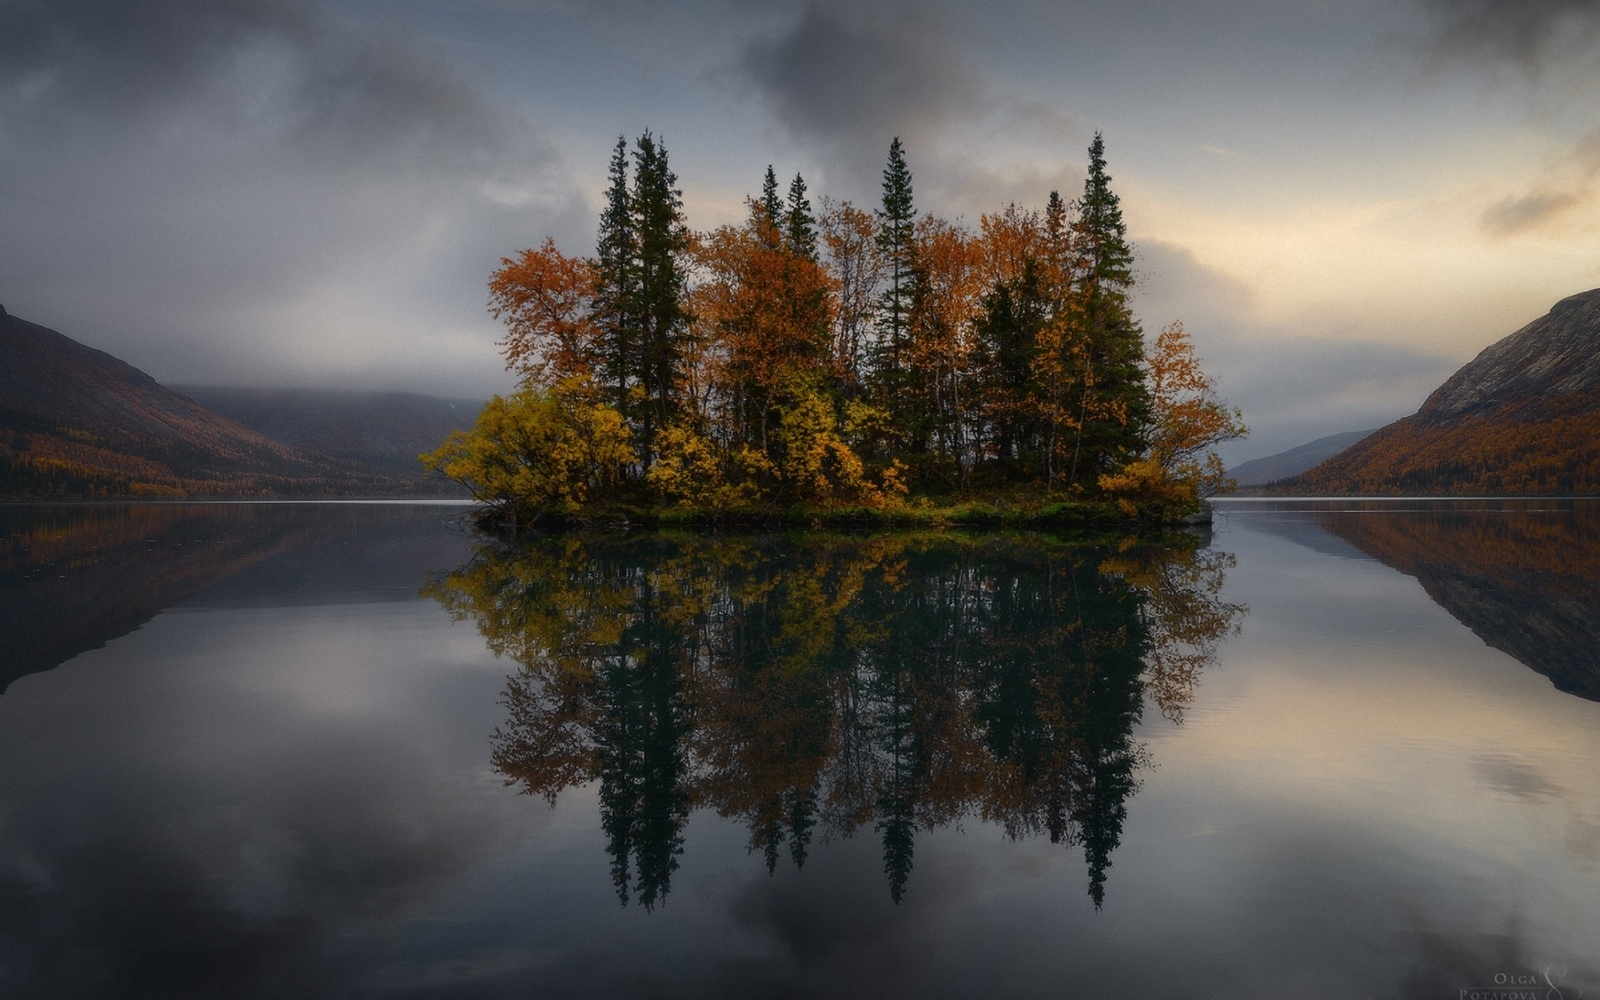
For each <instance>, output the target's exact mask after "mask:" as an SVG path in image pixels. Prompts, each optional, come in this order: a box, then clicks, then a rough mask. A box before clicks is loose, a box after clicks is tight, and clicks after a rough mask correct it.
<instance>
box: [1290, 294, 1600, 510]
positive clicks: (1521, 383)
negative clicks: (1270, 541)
mask: <svg viewBox="0 0 1600 1000" xmlns="http://www.w3.org/2000/svg"><path fill="white" fill-rule="evenodd" d="M1274 491H1275V492H1284V493H1304V494H1309V495H1401V494H1407V493H1424V494H1432V493H1441V494H1490V495H1545V494H1573V493H1576V494H1600V289H1594V290H1592V291H1588V292H1583V293H1581V294H1578V295H1573V296H1570V297H1568V298H1565V299H1562V300H1561V301H1560V302H1557V303H1556V304H1555V305H1554V306H1553V307H1551V309H1550V311H1549V312H1548V313H1546V314H1545V315H1544V316H1541V317H1539V318H1538V319H1536V320H1534V321H1533V322H1531V323H1529V324H1528V325H1527V326H1525V327H1523V328H1522V329H1520V330H1518V331H1517V332H1515V333H1513V334H1511V335H1510V336H1509V337H1506V338H1505V339H1503V340H1500V341H1498V342H1496V343H1494V344H1491V345H1490V346H1489V347H1488V348H1486V349H1485V350H1484V351H1483V352H1482V353H1481V354H1479V355H1478V356H1477V357H1476V358H1474V359H1473V360H1472V361H1471V362H1469V363H1468V364H1466V365H1465V366H1464V367H1462V368H1461V370H1460V371H1458V372H1456V373H1455V374H1454V375H1452V376H1450V378H1449V379H1447V380H1446V381H1445V383H1444V384H1443V385H1441V386H1440V387H1439V388H1438V389H1436V390H1434V393H1433V395H1431V396H1429V397H1428V400H1427V402H1425V403H1423V405H1422V408H1421V409H1420V410H1418V411H1417V412H1416V413H1415V414H1413V415H1411V416H1409V417H1406V418H1404V419H1402V420H1397V421H1395V422H1394V423H1392V424H1390V425H1388V426H1387V427H1384V428H1382V429H1381V430H1379V431H1378V432H1377V433H1375V434H1373V435H1371V436H1370V437H1368V438H1366V439H1364V440H1362V441H1360V442H1358V443H1357V444H1355V445H1354V446H1352V447H1350V448H1348V449H1346V450H1344V451H1342V452H1340V453H1339V454H1337V455H1335V456H1334V457H1333V458H1330V459H1328V460H1327V461H1325V462H1323V463H1321V464H1320V465H1318V466H1316V467H1315V468H1312V469H1310V470H1308V471H1306V472H1305V473H1304V474H1302V475H1300V476H1298V477H1296V478H1294V479H1291V480H1289V481H1287V482H1285V483H1282V484H1280V485H1279V486H1278V487H1276V488H1275V490H1274Z"/></svg>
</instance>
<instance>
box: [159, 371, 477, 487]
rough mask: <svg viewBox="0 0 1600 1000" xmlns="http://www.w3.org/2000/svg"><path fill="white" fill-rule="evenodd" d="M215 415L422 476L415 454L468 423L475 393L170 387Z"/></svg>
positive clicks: (297, 443) (292, 440) (321, 451)
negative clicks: (466, 395) (452, 395)
mask: <svg viewBox="0 0 1600 1000" xmlns="http://www.w3.org/2000/svg"><path fill="white" fill-rule="evenodd" d="M174 388H175V390H176V391H178V392H181V393H183V394H184V395H185V396H188V397H189V398H190V399H192V400H194V401H195V402H197V403H199V404H200V405H201V406H204V407H205V408H206V409H208V410H210V411H211V412H213V413H218V414H221V415H222V416H224V417H227V418H228V419H229V420H232V421H235V422H236V423H239V424H241V425H243V426H245V427H248V428H250V429H251V430H253V431H255V432H256V433H258V434H261V435H264V436H266V437H269V438H272V439H273V440H274V441H281V442H283V443H284V444H289V445H293V446H294V447H296V448H302V449H305V450H308V451H314V452H317V453H318V454H322V455H328V456H330V457H333V458H337V459H343V460H345V461H349V462H357V463H361V464H363V465H369V466H374V467H377V468H383V469H387V470H390V471H391V472H393V473H395V474H398V475H405V476H420V475H421V474H422V466H421V464H420V463H419V462H418V461H417V456H418V455H419V454H421V453H422V452H425V451H432V450H433V449H435V448H437V447H438V446H439V442H441V441H443V440H444V439H445V437H446V436H447V435H448V434H449V433H450V432H451V431H458V430H465V429H467V428H469V427H471V426H472V423H473V421H474V420H476V419H477V416H478V413H479V411H481V410H482V409H483V402H484V401H483V400H481V399H443V398H440V397H438V396H427V395H423V394H421V393H410V392H352V391H340V390H337V389H256V388H238V387H229V386H188V385H182V386H175V387H174Z"/></svg>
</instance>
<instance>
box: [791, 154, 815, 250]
mask: <svg viewBox="0 0 1600 1000" xmlns="http://www.w3.org/2000/svg"><path fill="white" fill-rule="evenodd" d="M784 229H785V230H786V232H785V235H786V236H787V237H788V240H789V249H790V250H791V251H792V252H794V253H795V254H796V255H797V256H800V257H804V258H806V259H807V260H811V261H815V260H816V259H817V220H816V217H815V216H813V215H812V214H811V199H809V198H807V197H806V182H805V178H803V177H801V176H800V175H799V174H795V175H794V180H792V181H790V182H789V205H788V212H787V214H786V216H785V219H784Z"/></svg>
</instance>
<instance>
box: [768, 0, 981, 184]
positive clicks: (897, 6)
mask: <svg viewBox="0 0 1600 1000" xmlns="http://www.w3.org/2000/svg"><path fill="white" fill-rule="evenodd" d="M738 68H739V71H740V73H741V74H742V76H743V77H744V79H745V80H746V81H747V82H749V83H750V84H751V85H753V86H754V87H755V88H756V91H757V93H758V94H759V95H760V97H761V98H762V99H763V100H764V101H765V102H766V103H767V104H768V105H769V106H770V107H771V109H772V112H773V114H774V115H775V116H776V117H777V119H778V121H779V123H780V124H781V125H782V126H783V127H784V128H785V129H786V130H788V131H789V132H790V133H791V134H792V135H794V136H795V137H796V138H799V139H801V140H803V141H809V142H821V143H823V144H825V145H839V146H847V147H848V146H853V145H856V144H865V145H866V146H868V147H870V149H871V155H872V156H873V157H874V158H876V157H880V156H881V155H882V151H883V150H884V149H887V148H888V143H889V140H890V138H892V137H893V136H895V135H906V136H913V135H915V136H925V135H930V134H932V133H934V132H936V131H937V130H938V129H939V128H940V127H942V126H943V125H945V124H947V123H949V121H951V120H952V119H953V118H956V117H960V116H965V115H968V114H971V113H973V112H974V111H975V110H976V108H977V102H978V89H979V84H978V79H977V76H976V75H975V73H974V71H973V69H972V68H971V66H970V65H969V64H968V63H967V61H966V59H965V57H964V56H963V54H962V52H961V50H960V47H959V45H958V43H957V40H956V37H955V34H954V32H953V30H952V26H951V24H950V21H949V19H948V18H947V16H946V15H945V13H944V11H943V9H942V8H941V7H940V6H939V5H938V4H937V3H932V2H920V3H919V2H911V0H872V2H865V3H847V2H843V0H807V2H806V3H805V4H804V6H803V7H802V8H801V9H800V12H799V16H798V17H797V18H796V19H795V20H794V21H793V23H791V24H790V25H789V26H788V27H787V28H786V29H785V30H783V31H781V32H779V33H777V34H775V35H767V36H764V37H758V38H755V39H753V40H751V41H750V42H748V43H747V44H746V45H745V47H744V49H743V51H742V52H741V53H740V55H739V57H738Z"/></svg>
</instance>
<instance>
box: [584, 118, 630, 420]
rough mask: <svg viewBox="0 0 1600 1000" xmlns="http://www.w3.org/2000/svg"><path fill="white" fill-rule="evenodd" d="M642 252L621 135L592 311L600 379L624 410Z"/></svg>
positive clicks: (603, 219) (599, 242)
mask: <svg viewBox="0 0 1600 1000" xmlns="http://www.w3.org/2000/svg"><path fill="white" fill-rule="evenodd" d="M637 252H638V247H637V241H636V240H635V238H634V230H633V209H632V203H631V200H630V198H629V196H628V140H627V139H625V138H623V137H622V136H618V137H617V146H616V150H615V151H614V152H613V153H612V156H611V186H610V187H609V188H608V189H607V190H606V207H605V208H604V209H603V210H602V211H601V213H600V232H599V235H598V236H597V237H596V238H595V294H594V313H593V315H594V321H595V325H596V327H597V328H598V329H599V331H600V342H601V378H602V380H603V381H604V383H605V385H606V387H607V388H608V389H609V390H610V392H611V395H612V404H613V405H614V406H616V407H617V408H618V409H619V410H623V411H624V412H625V411H626V406H627V399H628V385H629V383H630V380H631V379H632V378H633V377H634V375H635V370H634V369H635V354H636V352H637V349H638V341H639V335H638V329H637V324H636V323H635V322H634V316H633V313H632V312H631V310H632V309H633V305H634V298H635V295H634V272H635V266H634V264H635V261H634V258H635V256H636V255H637Z"/></svg>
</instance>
